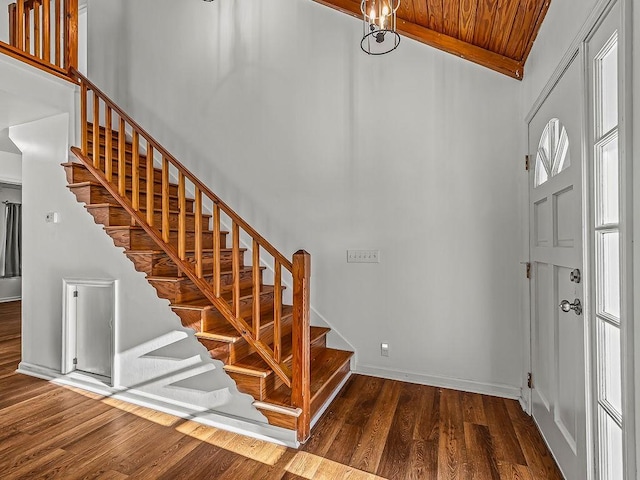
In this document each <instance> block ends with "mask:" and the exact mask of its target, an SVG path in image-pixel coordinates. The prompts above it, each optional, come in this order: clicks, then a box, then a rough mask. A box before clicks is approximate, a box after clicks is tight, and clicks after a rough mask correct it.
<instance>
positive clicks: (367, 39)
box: [360, 0, 400, 55]
mask: <svg viewBox="0 0 640 480" xmlns="http://www.w3.org/2000/svg"><path fill="white" fill-rule="evenodd" d="M399 6H400V0H362V2H361V3H360V11H361V12H362V18H363V20H364V32H363V37H362V41H361V42H360V47H361V48H362V50H363V51H364V52H365V53H368V54H369V55H384V54H385V53H389V52H391V51H393V50H395V49H396V48H398V45H400V35H398V32H396V12H397V10H398V7H399Z"/></svg>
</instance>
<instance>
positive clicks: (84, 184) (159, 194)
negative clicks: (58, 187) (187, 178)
mask: <svg viewBox="0 0 640 480" xmlns="http://www.w3.org/2000/svg"><path fill="white" fill-rule="evenodd" d="M171 185H173V184H171ZM89 186H95V187H102V188H106V187H105V186H104V185H102V184H101V183H100V182H98V181H97V180H96V181H95V182H78V183H70V184H68V185H67V188H82V187H89ZM173 186H175V185H173ZM126 191H127V192H130V191H131V188H129V187H127V189H126ZM142 195H146V192H140V196H142ZM153 195H154V196H155V197H162V192H153ZM169 198H173V199H176V198H178V195H171V194H170V195H169ZM186 200H187V202H195V200H194V199H193V198H190V197H186ZM92 205H99V204H97V203H96V204H92ZM112 205H116V204H112Z"/></svg>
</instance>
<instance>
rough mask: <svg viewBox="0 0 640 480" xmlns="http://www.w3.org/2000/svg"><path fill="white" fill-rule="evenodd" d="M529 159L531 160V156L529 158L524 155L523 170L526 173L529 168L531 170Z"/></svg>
mask: <svg viewBox="0 0 640 480" xmlns="http://www.w3.org/2000/svg"><path fill="white" fill-rule="evenodd" d="M530 159H531V156H530V155H525V156H524V169H525V170H526V171H527V172H528V171H529V168H531V163H530Z"/></svg>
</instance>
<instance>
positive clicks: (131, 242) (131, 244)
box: [106, 229, 226, 250]
mask: <svg viewBox="0 0 640 480" xmlns="http://www.w3.org/2000/svg"><path fill="white" fill-rule="evenodd" d="M106 231H107V233H108V234H109V235H110V236H111V238H112V239H113V243H114V244H115V245H116V247H122V248H125V249H127V250H153V249H156V248H158V245H157V244H156V243H155V242H154V241H153V240H152V239H151V238H150V237H149V235H147V234H146V233H145V232H144V231H143V230H138V229H136V230H133V231H131V230H108V229H107V230H106ZM194 237H195V235H194V234H193V233H191V232H187V242H186V243H187V250H193V249H194V247H195V238H194ZM220 242H221V243H222V244H224V242H226V233H221V234H220ZM169 243H171V244H172V245H177V244H178V234H177V232H171V235H170V236H169ZM202 244H203V245H202V248H212V244H213V239H212V236H211V235H205V236H204V238H203V239H202Z"/></svg>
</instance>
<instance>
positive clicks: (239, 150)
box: [89, 0, 523, 395]
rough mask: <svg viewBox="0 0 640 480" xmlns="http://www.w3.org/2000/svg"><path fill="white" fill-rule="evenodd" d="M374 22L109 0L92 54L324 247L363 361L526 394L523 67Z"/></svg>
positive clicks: (317, 260) (150, 108) (165, 137)
mask: <svg viewBox="0 0 640 480" xmlns="http://www.w3.org/2000/svg"><path fill="white" fill-rule="evenodd" d="M125 5H126V15H123V12H124V11H125V10H124V9H125ZM120 22H125V25H126V27H125V28H122V27H119V25H121V23H120ZM361 30H362V28H361V23H360V22H359V21H358V20H355V19H352V18H350V17H348V16H346V15H343V14H340V13H338V12H336V11H333V10H331V9H328V8H326V7H323V6H320V5H318V4H316V3H313V2H310V1H308V2H304V1H300V2H294V3H293V4H292V3H291V2H288V1H285V0H271V1H269V2H265V1H264V0H247V1H243V2H239V1H225V2H214V3H206V2H175V1H170V0H160V1H158V0H154V1H151V0H140V1H138V2H133V3H132V2H123V1H122V0H121V1H113V0H92V2H91V5H90V8H89V35H90V38H89V73H90V77H91V78H92V79H93V80H94V81H95V82H97V84H98V85H100V86H102V87H104V88H105V89H106V91H107V92H110V93H111V94H112V95H114V96H115V99H116V100H117V101H119V102H121V103H122V104H123V105H124V106H125V107H126V108H127V109H128V110H130V113H132V114H133V116H134V118H135V119H136V120H137V121H139V122H140V123H141V124H142V126H144V127H146V128H147V129H148V130H149V131H150V132H151V134H152V135H154V136H156V137H157V138H158V139H159V140H160V141H161V142H162V143H163V144H165V146H166V147H167V148H168V149H169V150H170V151H171V152H172V153H174V154H175V155H176V156H177V158H178V159H180V160H181V161H182V162H184V163H185V164H186V165H187V166H188V167H189V168H191V169H192V170H193V171H194V173H196V174H197V175H198V176H199V177H200V178H201V179H202V180H204V182H205V183H206V184H208V185H209V186H211V187H212V188H213V189H214V191H216V193H218V194H220V195H221V196H222V197H223V198H224V199H225V200H227V201H228V202H229V203H230V204H231V206H232V207H234V208H235V209H236V210H237V211H238V212H239V213H240V214H241V215H243V216H244V217H245V218H246V219H248V220H249V221H250V222H251V223H252V224H253V225H254V226H255V227H257V229H258V231H260V232H261V233H262V234H264V235H265V236H266V237H267V238H268V239H270V240H272V241H273V242H274V243H275V245H276V246H277V247H279V249H280V250H281V251H283V252H284V253H286V254H287V255H289V254H291V253H293V252H294V251H295V250H297V249H298V248H305V249H307V250H308V251H309V252H310V253H311V254H312V264H313V266H312V271H313V273H312V291H313V294H312V305H313V307H314V308H315V309H316V310H317V312H319V314H321V315H322V316H324V317H325V318H326V319H327V320H328V321H329V322H330V323H331V325H332V326H334V327H335V328H336V329H337V330H338V331H339V332H340V333H341V334H342V335H343V336H344V337H345V338H346V339H347V340H348V341H349V342H350V343H351V344H352V345H353V346H354V347H355V349H356V352H357V361H358V366H357V368H358V369H359V370H360V371H366V372H373V373H382V374H385V375H389V376H398V377H400V378H407V377H405V374H406V375H407V376H408V378H411V379H416V380H422V381H427V382H430V383H440V384H447V385H450V384H454V385H456V386H460V387H461V388H467V389H476V390H480V391H492V392H498V393H501V394H506V395H518V394H519V390H518V389H519V387H520V386H521V383H522V375H523V373H522V369H521V358H522V353H521V350H522V342H521V337H522V334H523V332H522V327H521V325H520V318H519V311H518V290H517V287H516V284H515V283H514V278H516V276H517V275H520V274H522V273H523V270H521V267H520V266H519V264H518V260H519V258H518V243H517V240H518V238H519V237H518V230H519V213H518V209H517V202H516V199H517V189H516V186H515V185H514V182H513V178H514V177H515V175H516V172H517V171H518V170H519V169H520V168H521V161H520V158H521V153H522V152H521V150H520V144H519V138H518V135H517V133H518V130H517V125H519V124H520V123H519V122H520V118H521V108H520V87H521V84H520V83H519V82H517V81H515V80H512V79H510V78H507V77H505V76H501V75H499V74H497V73H494V72H492V71H490V70H487V69H484V68H482V67H479V66H476V65H473V64H471V63H469V62H465V61H463V60H460V59H458V58H456V57H453V56H451V55H447V54H444V53H441V52H439V51H437V50H434V49H432V48H429V47H426V46H425V45H422V44H418V43H416V42H413V41H411V40H408V39H403V41H402V44H401V46H400V48H399V49H398V50H397V51H396V52H394V53H393V54H391V55H388V56H384V57H380V58H373V57H367V56H366V55H364V54H363V53H362V52H361V51H360V47H359V37H360V34H361ZM158 32H162V33H161V34H159V33H158ZM116 57H117V58H116ZM114 61H116V63H115V65H114ZM348 248H378V249H380V250H381V252H382V253H381V256H382V262H381V263H380V264H378V265H357V264H347V263H346V250H347V249H348ZM382 341H385V342H389V343H390V345H391V354H390V356H389V358H382V357H381V356H380V343H381V342H382ZM452 382H453V383H452Z"/></svg>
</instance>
